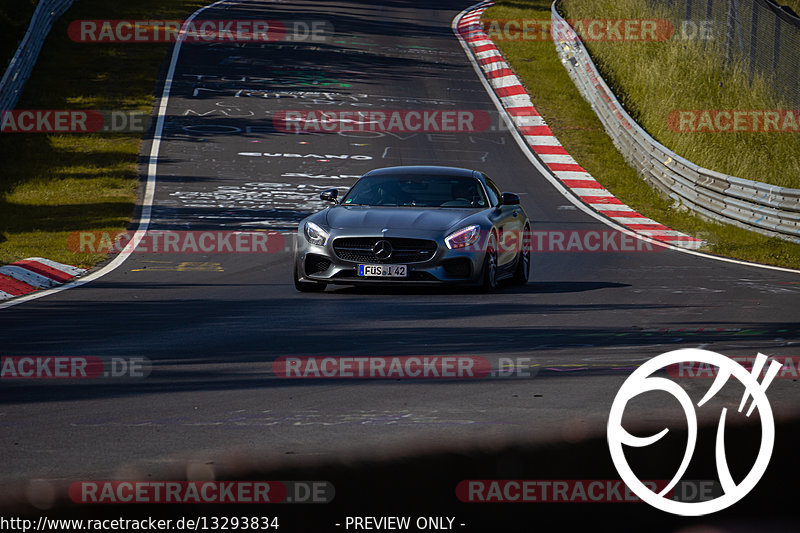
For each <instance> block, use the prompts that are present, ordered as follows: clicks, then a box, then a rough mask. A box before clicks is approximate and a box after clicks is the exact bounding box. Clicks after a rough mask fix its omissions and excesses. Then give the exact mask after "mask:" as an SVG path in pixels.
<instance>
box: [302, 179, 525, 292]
mask: <svg viewBox="0 0 800 533" xmlns="http://www.w3.org/2000/svg"><path fill="white" fill-rule="evenodd" d="M320 198H321V199H322V200H323V201H327V202H330V203H332V204H333V205H332V206H330V207H328V208H327V209H323V210H322V211H319V212H317V213H314V214H313V215H311V216H309V217H307V218H305V219H304V220H302V221H301V222H300V225H299V227H298V229H297V248H296V251H295V261H294V284H295V287H296V288H297V289H298V290H300V291H304V292H305V291H322V290H324V289H325V287H326V286H327V284H328V283H336V284H346V285H355V284H362V283H365V284H366V283H392V284H396V283H402V284H430V283H439V284H443V283H448V284H449V283H461V284H470V285H478V286H481V287H483V288H484V289H486V290H492V289H494V288H495V287H496V286H497V283H498V281H500V280H503V279H506V278H510V279H512V280H513V281H514V282H516V283H519V284H524V283H526V282H527V281H528V276H529V272H530V263H531V254H530V246H529V245H528V243H529V242H530V221H529V220H528V216H527V215H526V214H525V211H524V210H523V209H522V207H521V206H520V203H519V196H517V195H516V194H513V193H508V192H504V193H501V192H500V190H499V189H498V188H497V186H496V185H495V184H494V183H493V182H492V180H490V179H489V177H488V176H486V174H483V173H481V172H478V171H475V170H468V169H463V168H453V167H438V166H403V167H389V168H381V169H376V170H372V171H370V172H367V173H366V174H364V175H363V176H361V178H359V179H358V181H357V182H356V183H355V184H354V185H353V186H352V187H351V188H350V190H349V191H347V193H346V194H345V195H344V197H343V198H341V200H339V198H338V191H337V190H336V189H328V190H326V191H323V192H322V194H321V195H320Z"/></svg>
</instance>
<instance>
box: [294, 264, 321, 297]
mask: <svg viewBox="0 0 800 533" xmlns="http://www.w3.org/2000/svg"><path fill="white" fill-rule="evenodd" d="M327 286H328V284H327V283H325V282H323V281H300V278H299V277H298V276H297V264H295V265H294V288H295V289H297V290H298V291H300V292H322V291H324V290H325V287H327Z"/></svg>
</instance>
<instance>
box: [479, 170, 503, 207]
mask: <svg viewBox="0 0 800 533" xmlns="http://www.w3.org/2000/svg"><path fill="white" fill-rule="evenodd" d="M483 178H484V179H485V180H486V186H487V187H488V189H489V190H488V191H487V192H488V193H489V201H490V202H491V203H492V205H497V204H499V203H500V189H498V188H497V185H495V184H494V182H493V181H492V180H490V179H489V178H488V176H486V174H484V175H483Z"/></svg>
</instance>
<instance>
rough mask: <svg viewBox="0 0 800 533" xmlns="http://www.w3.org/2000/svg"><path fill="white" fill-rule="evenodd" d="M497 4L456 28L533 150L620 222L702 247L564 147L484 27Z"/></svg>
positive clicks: (483, 7)
mask: <svg viewBox="0 0 800 533" xmlns="http://www.w3.org/2000/svg"><path fill="white" fill-rule="evenodd" d="M492 4H493V3H492V2H486V3H483V4H479V5H477V6H475V8H474V9H471V10H469V11H467V12H466V13H465V14H464V15H463V16H462V17H461V18H460V19H459V20H457V21H456V23H455V27H456V29H457V31H458V33H459V34H460V35H461V37H462V38H463V39H464V41H465V42H466V43H467V45H468V46H469V49H470V51H471V52H472V54H473V55H474V57H475V60H476V62H477V64H478V65H479V66H480V68H481V70H482V71H483V75H484V76H485V77H486V80H487V81H488V83H489V85H490V86H491V87H492V90H493V91H494V93H495V95H497V98H498V99H499V100H500V103H501V104H502V106H503V108H505V110H506V112H507V113H508V114H509V116H510V117H511V120H512V121H513V122H514V124H515V125H516V127H517V129H518V130H519V132H520V134H521V135H522V136H523V137H524V138H525V141H526V143H527V144H528V146H529V147H530V149H531V150H532V151H533V152H534V153H535V154H536V156H537V157H538V158H539V159H540V160H541V161H542V163H544V165H545V166H546V167H547V169H549V170H550V172H551V173H552V174H553V175H555V176H556V177H557V178H558V179H559V180H560V181H561V183H563V184H564V185H565V186H566V188H567V189H568V190H570V191H571V192H572V193H573V194H574V195H575V196H577V197H578V198H579V199H580V200H581V201H582V202H584V203H585V204H586V205H588V206H589V207H591V208H592V209H594V210H595V211H597V212H599V213H600V214H602V215H604V216H606V217H608V218H610V219H611V220H612V221H613V222H615V223H616V224H618V225H620V226H623V227H625V228H627V229H629V230H631V231H633V232H635V233H638V234H640V235H643V236H645V237H649V238H651V239H654V240H657V241H661V242H664V243H667V244H671V245H674V246H680V247H682V248H688V249H693V250H694V249H697V248H699V247H700V245H701V244H702V243H703V241H702V240H701V239H698V238H695V237H691V236H689V235H686V234H684V233H681V232H679V231H675V230H673V229H672V228H669V227H667V226H665V225H663V224H659V223H658V222H656V221H655V220H652V219H650V218H647V217H645V216H644V215H642V214H640V213H638V212H636V211H635V210H634V209H633V208H631V207H629V206H627V205H625V204H624V203H622V202H621V201H620V200H619V199H618V198H617V197H615V196H614V195H613V194H611V193H610V192H609V191H608V190H607V189H606V188H605V187H603V186H602V185H600V183H598V182H597V180H596V179H594V178H593V177H592V175H591V174H589V173H588V172H586V169H584V168H583V167H581V166H580V165H579V164H578V162H577V161H575V160H574V159H573V158H572V156H571V155H569V153H568V152H567V151H566V150H565V149H564V147H563V146H561V143H560V142H558V139H557V138H556V137H555V135H553V132H552V130H551V129H550V127H549V126H548V125H547V123H545V121H544V119H542V117H541V116H540V115H539V112H538V111H536V108H535V107H533V104H532V103H531V98H530V96H529V95H528V93H527V92H526V91H525V88H524V87H523V86H522V84H521V83H520V81H519V79H518V78H517V76H516V75H515V74H514V72H513V71H512V70H511V68H510V67H509V65H508V63H506V61H505V60H504V59H503V56H502V55H501V53H500V50H498V49H497V47H496V46H495V44H494V43H493V42H492V41H491V39H489V37H488V36H487V35H486V33H485V32H484V31H483V30H482V28H481V24H480V19H481V15H483V12H484V11H486V9H487V8H488V7H489V6H491V5H492Z"/></svg>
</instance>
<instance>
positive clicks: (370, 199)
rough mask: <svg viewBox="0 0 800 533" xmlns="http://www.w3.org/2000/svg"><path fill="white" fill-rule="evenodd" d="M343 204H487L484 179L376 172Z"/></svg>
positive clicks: (479, 206)
mask: <svg viewBox="0 0 800 533" xmlns="http://www.w3.org/2000/svg"><path fill="white" fill-rule="evenodd" d="M342 204H344V205H371V206H391V207H461V208H484V207H487V206H488V205H489V203H488V201H487V200H486V195H485V194H484V192H483V187H482V186H481V183H480V182H479V181H478V180H477V179H475V178H467V177H458V176H424V175H423V176H375V177H364V178H361V179H360V180H359V181H358V182H356V184H355V185H353V188H352V189H350V192H348V193H347V195H346V196H345V197H344V199H343V200H342Z"/></svg>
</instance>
